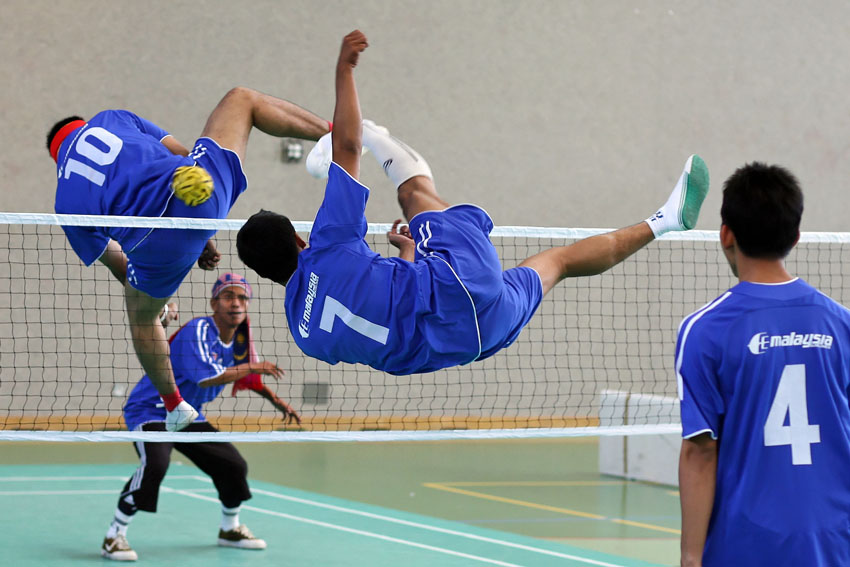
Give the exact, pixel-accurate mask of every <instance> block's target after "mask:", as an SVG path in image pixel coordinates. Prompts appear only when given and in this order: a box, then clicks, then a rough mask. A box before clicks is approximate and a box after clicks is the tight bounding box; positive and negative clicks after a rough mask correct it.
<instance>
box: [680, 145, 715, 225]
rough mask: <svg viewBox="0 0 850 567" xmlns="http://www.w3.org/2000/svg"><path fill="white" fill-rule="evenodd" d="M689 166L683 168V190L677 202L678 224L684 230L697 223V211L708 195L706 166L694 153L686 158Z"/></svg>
mask: <svg viewBox="0 0 850 567" xmlns="http://www.w3.org/2000/svg"><path fill="white" fill-rule="evenodd" d="M688 161H689V162H690V167H687V168H686V170H685V175H686V177H687V179H686V180H685V190H684V191H682V202H681V203H680V204H679V210H680V211H681V213H680V219H679V220H680V224H681V225H682V226H683V227H685V229H686V230H691V229H692V228H694V227H695V226H696V225H697V219H699V211H700V208H702V203H703V201H705V197H706V195H708V185H709V175H708V166H707V165H705V162H704V161H703V159H702V158H701V157H699V156H698V155H696V154H694V155H692V156H691V157H690V159H689V160H688Z"/></svg>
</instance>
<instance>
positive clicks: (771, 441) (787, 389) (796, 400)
mask: <svg viewBox="0 0 850 567" xmlns="http://www.w3.org/2000/svg"><path fill="white" fill-rule="evenodd" d="M786 415H787V416H788V425H785V416H786ZM814 443H820V426H819V425H811V424H809V409H808V405H807V403H806V366H805V365H804V364H789V365H788V366H786V367H785V368H783V369H782V376H781V377H780V378H779V386H778V387H777V388H776V396H775V397H774V398H773V403H772V404H771V405H770V412H768V414H767V421H765V422H764V445H765V447H776V446H780V445H791V463H792V464H794V465H810V464H812V444H814Z"/></svg>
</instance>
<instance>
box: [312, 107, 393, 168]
mask: <svg viewBox="0 0 850 567" xmlns="http://www.w3.org/2000/svg"><path fill="white" fill-rule="evenodd" d="M363 128H369V129H370V130H373V131H375V132H379V133H381V134H383V135H384V136H387V135H389V133H390V131H389V130H387V129H386V128H384V127H383V126H378V125H377V124H375V123H374V122H372V121H371V120H364V121H363ZM331 134H332V132H328V133H327V134H325V135H324V136H322V137H321V138H319V141H318V142H316V145H315V146H313V149H312V150H310V153H309V154H307V159H306V160H304V167H306V168H307V173H309V174H310V175H312V176H313V177H315V178H316V179H327V178H328V170H329V169H330V168H331V161H332V160H333V141H332V139H331ZM367 151H368V148H367V147H366V146H365V144H364V145H363V148H362V150H361V151H360V155H361V156H362V155H365V154H366V152H367Z"/></svg>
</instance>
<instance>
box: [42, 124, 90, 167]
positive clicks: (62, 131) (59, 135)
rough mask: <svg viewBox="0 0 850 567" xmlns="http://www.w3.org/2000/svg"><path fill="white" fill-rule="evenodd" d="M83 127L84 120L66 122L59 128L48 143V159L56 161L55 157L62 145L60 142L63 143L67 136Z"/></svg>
mask: <svg viewBox="0 0 850 567" xmlns="http://www.w3.org/2000/svg"><path fill="white" fill-rule="evenodd" d="M85 125H86V121H85V120H74V121H73V122H68V123H67V124H65V125H64V126H62V127H61V128H59V131H58V132H56V135H55V136H53V140H51V142H50V157H52V158H53V161H58V160H57V159H56V156H57V154H59V147H60V146H61V145H62V142H64V141H65V138H67V137H68V134H70V133H71V132H73V131H74V130H76V129H77V128H79V127H81V126H85Z"/></svg>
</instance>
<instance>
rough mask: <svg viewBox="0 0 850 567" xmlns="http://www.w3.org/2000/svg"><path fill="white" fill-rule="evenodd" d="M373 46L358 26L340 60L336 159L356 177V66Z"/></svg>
mask: <svg viewBox="0 0 850 567" xmlns="http://www.w3.org/2000/svg"><path fill="white" fill-rule="evenodd" d="M368 46H369V43H368V41H367V40H366V36H365V35H363V33H362V32H361V31H359V30H355V31H353V32H351V33H350V34H348V35H347V36H345V38H344V39H343V40H342V47H341V48H340V51H339V60H338V61H337V64H336V107H335V108H334V121H333V122H334V131H333V136H332V139H333V161H334V163H336V164H337V165H339V166H340V167H341V168H343V169H344V170H345V171H347V172H348V174H349V175H351V176H352V177H353V178H354V179H359V178H360V149H361V145H362V140H361V128H362V125H361V122H362V118H361V116H360V100H359V99H358V98H357V86H356V85H355V83H354V68H355V67H356V66H357V60H358V59H359V57H360V53H361V52H362V51H363V50H364V49H366V47H368Z"/></svg>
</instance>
